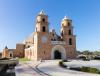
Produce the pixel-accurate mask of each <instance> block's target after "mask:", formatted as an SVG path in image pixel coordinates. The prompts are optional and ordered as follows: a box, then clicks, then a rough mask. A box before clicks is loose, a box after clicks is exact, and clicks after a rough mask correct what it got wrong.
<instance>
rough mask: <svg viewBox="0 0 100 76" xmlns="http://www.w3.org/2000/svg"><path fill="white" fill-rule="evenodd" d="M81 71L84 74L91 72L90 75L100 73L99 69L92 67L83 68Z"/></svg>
mask: <svg viewBox="0 0 100 76" xmlns="http://www.w3.org/2000/svg"><path fill="white" fill-rule="evenodd" d="M81 71H83V72H89V73H97V74H99V73H100V71H99V70H98V69H96V68H91V67H82V68H81Z"/></svg>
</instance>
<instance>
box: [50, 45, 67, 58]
mask: <svg viewBox="0 0 100 76" xmlns="http://www.w3.org/2000/svg"><path fill="white" fill-rule="evenodd" d="M55 51H58V52H59V53H61V59H66V51H65V48H64V47H63V46H61V45H55V46H54V47H53V48H52V51H51V59H55ZM59 58H60V57H59Z"/></svg>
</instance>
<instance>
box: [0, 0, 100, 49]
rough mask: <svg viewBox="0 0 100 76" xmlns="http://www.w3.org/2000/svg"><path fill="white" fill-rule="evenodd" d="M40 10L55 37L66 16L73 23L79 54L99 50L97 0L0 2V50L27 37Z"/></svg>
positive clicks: (99, 16)
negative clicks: (44, 14)
mask: <svg viewBox="0 0 100 76" xmlns="http://www.w3.org/2000/svg"><path fill="white" fill-rule="evenodd" d="M42 9H43V10H44V11H45V12H46V14H47V15H48V16H49V22H50V27H49V28H50V29H51V28H55V30H56V31H57V33H59V32H60V27H61V20H62V18H63V17H64V16H65V15H66V16H68V17H69V18H71V19H72V20H73V26H74V34H75V35H76V39H77V49H78V50H92V51H93V50H99V49H100V0H0V50H2V49H3V48H4V47H5V46H6V45H7V46H8V48H15V47H16V43H19V42H22V41H23V40H24V39H25V38H26V37H27V36H28V35H30V33H32V32H33V31H34V29H35V18H36V16H37V15H38V13H39V12H40V11H41V10H42Z"/></svg>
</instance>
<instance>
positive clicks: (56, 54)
mask: <svg viewBox="0 0 100 76" xmlns="http://www.w3.org/2000/svg"><path fill="white" fill-rule="evenodd" d="M54 59H61V52H59V51H58V50H56V51H54Z"/></svg>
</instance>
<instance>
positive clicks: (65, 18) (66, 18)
mask: <svg viewBox="0 0 100 76" xmlns="http://www.w3.org/2000/svg"><path fill="white" fill-rule="evenodd" d="M62 20H70V19H69V18H68V17H67V16H65V17H64V18H63V19H62Z"/></svg>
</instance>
